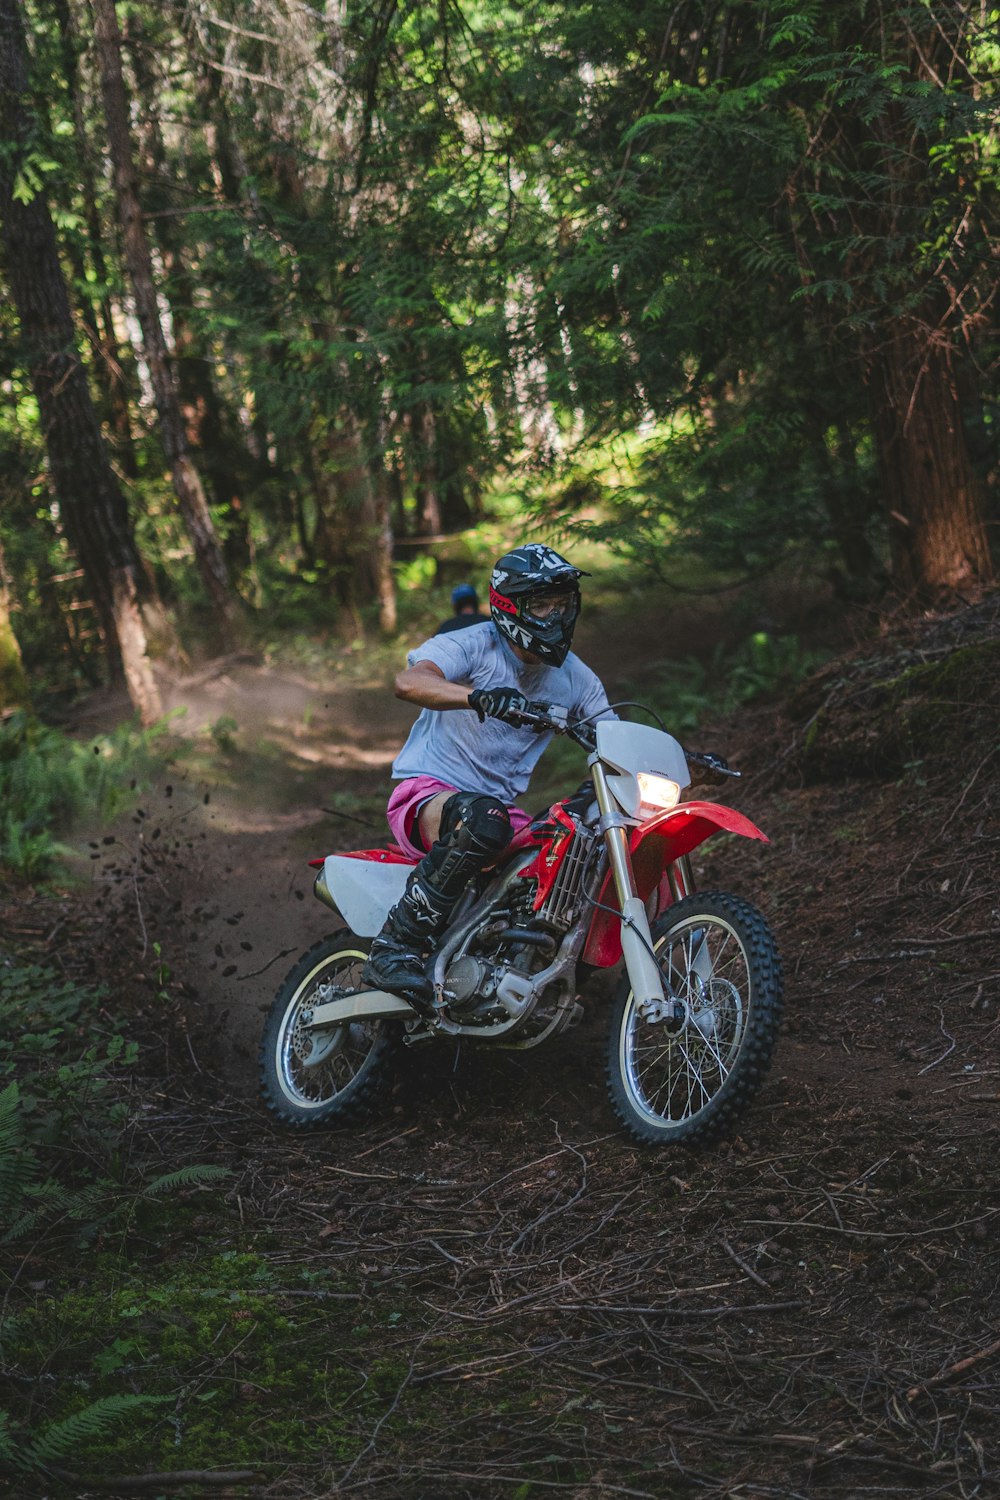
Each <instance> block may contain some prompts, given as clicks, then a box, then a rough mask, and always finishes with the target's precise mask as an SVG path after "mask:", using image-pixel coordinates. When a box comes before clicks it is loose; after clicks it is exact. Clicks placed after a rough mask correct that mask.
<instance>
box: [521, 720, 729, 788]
mask: <svg viewBox="0 0 1000 1500" xmlns="http://www.w3.org/2000/svg"><path fill="white" fill-rule="evenodd" d="M518 720H519V722H520V723H522V724H530V725H531V726H532V728H535V729H539V730H541V729H551V730H553V732H554V733H555V734H564V735H566V737H567V739H571V740H574V741H575V742H576V744H578V745H579V746H580V747H581V748H582V749H584V750H586V751H587V752H588V753H590V752H591V751H593V750H594V748H595V747H596V744H597V730H596V727H595V725H594V724H593V723H591V721H590V720H589V719H570V717H569V715H568V714H567V712H566V710H565V709H564V708H563V706H562V704H560V703H529V704H528V707H527V709H526V710H525V711H524V712H522V713H520V714H519V715H518ZM681 749H682V750H683V751H684V756H685V758H686V760H687V761H688V763H689V764H690V765H692V766H698V767H700V768H701V769H702V770H703V771H707V772H708V773H709V775H710V776H720V777H724V776H732V777H739V776H742V775H743V772H742V771H734V770H733V768H732V766H731V765H730V764H729V763H728V761H727V760H726V759H725V758H724V757H723V756H721V755H716V754H715V753H714V752H713V751H711V750H688V749H687V748H686V747H685V746H684V745H682V746H681Z"/></svg>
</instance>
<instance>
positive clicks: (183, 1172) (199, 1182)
mask: <svg viewBox="0 0 1000 1500" xmlns="http://www.w3.org/2000/svg"><path fill="white" fill-rule="evenodd" d="M231 1176H232V1173H231V1172H230V1170H229V1168H228V1167H212V1166H196V1165H191V1166H189V1167H178V1169H177V1171H176V1172H165V1173H164V1174H163V1176H162V1177H154V1178H153V1180H152V1182H147V1183H146V1185H145V1187H144V1188H143V1190H142V1197H143V1198H155V1197H157V1196H158V1195H159V1194H160V1193H172V1192H174V1191H175V1190H176V1189H178V1188H188V1187H202V1186H203V1185H204V1184H205V1183H209V1182H220V1181H221V1180H222V1178H224V1177H231Z"/></svg>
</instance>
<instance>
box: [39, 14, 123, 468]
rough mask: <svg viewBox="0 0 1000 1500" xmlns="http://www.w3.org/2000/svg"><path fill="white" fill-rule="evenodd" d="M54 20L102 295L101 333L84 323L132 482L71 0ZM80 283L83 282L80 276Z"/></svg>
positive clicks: (87, 319)
mask: <svg viewBox="0 0 1000 1500" xmlns="http://www.w3.org/2000/svg"><path fill="white" fill-rule="evenodd" d="M54 4H55V13H56V19H57V20H58V23H59V30H60V33H61V39H62V58H63V76H64V77H65V79H66V88H67V91H68V93H69V98H70V104H71V105H72V110H73V137H74V140H75V142H76V153H77V160H78V164H79V168H80V193H81V196H82V198H83V207H84V218H85V220H86V224H87V240H88V243H89V248H90V259H91V264H92V265H93V268H94V276H95V279H96V281H97V285H98V286H99V287H100V288H101V289H102V290H101V292H100V295H99V298H98V307H99V311H100V315H101V317H100V327H98V323H97V318H96V314H95V313H94V312H93V311H92V310H91V311H90V313H89V316H88V311H87V309H86V308H85V309H84V310H83V319H84V323H85V326H86V328H87V332H88V335H89V337H90V339H91V343H92V345H93V350H94V354H95V356H96V367H95V372H96V375H97V379H98V381H99V383H100V386H101V389H102V390H103V391H104V395H105V399H106V401H107V415H108V419H109V425H110V429H111V434H112V446H113V449H114V452H115V455H116V457H117V459H118V462H119V463H120V464H121V467H122V470H123V472H124V473H125V474H127V476H128V477H129V479H134V478H135V477H136V475H137V474H138V472H139V466H138V463H137V462H136V456H135V444H134V442H133V439H132V420H131V413H130V412H129V404H128V383H127V381H126V378H125V370H124V366H123V363H122V354H121V349H120V346H119V343H118V335H117V333H116V331H115V321H114V311H113V308H112V304H111V297H110V295H109V293H108V290H107V286H108V267H107V262H106V261H105V258H104V244H103V239H104V229H103V225H102V224H101V215H100V212H99V210H98V207H97V190H96V187H95V185H94V173H93V170H92V167H91V157H90V142H89V141H88V139H87V128H86V122H85V120H84V113H83V105H82V101H81V98H80V80H79V50H80V42H79V36H78V34H77V29H76V23H75V20H74V18H73V13H72V11H71V9H70V5H69V0H54ZM74 271H75V274H77V276H78V279H80V280H81V282H82V280H83V278H82V276H81V275H80V273H79V272H76V270H75V268H74Z"/></svg>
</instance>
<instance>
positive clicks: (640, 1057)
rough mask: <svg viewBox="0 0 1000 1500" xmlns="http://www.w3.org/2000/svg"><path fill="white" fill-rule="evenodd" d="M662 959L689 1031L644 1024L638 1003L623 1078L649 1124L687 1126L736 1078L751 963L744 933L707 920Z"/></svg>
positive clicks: (669, 941)
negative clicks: (731, 1077) (733, 1077)
mask: <svg viewBox="0 0 1000 1500" xmlns="http://www.w3.org/2000/svg"><path fill="white" fill-rule="evenodd" d="M658 959H659V962H660V967H661V969H662V972H663V975H664V979H665V981H666V984H667V987H668V988H669V990H670V992H671V993H672V994H673V995H675V996H676V997H677V998H678V999H679V1000H681V1001H682V1002H683V1004H684V1006H685V1009H686V1012H687V1018H686V1022H685V1026H684V1028H683V1029H682V1030H681V1031H680V1032H677V1033H669V1032H666V1033H665V1032H664V1028H663V1024H662V1023H658V1022H653V1023H650V1022H646V1021H644V1020H643V1018H642V1015H641V1013H640V1011H639V1008H638V1006H637V1005H636V1004H635V1000H634V997H633V998H632V999H631V1002H630V1005H629V1008H628V1010H627V1012H626V1017H625V1020H624V1030H625V1031H627V1032H628V1033H629V1035H628V1040H627V1043H626V1044H625V1046H624V1049H623V1053H622V1061H623V1064H624V1068H623V1072H624V1078H625V1083H626V1088H627V1089H628V1092H629V1093H630V1095H631V1097H632V1099H633V1102H634V1105H635V1106H636V1107H637V1108H638V1109H639V1111H640V1112H641V1113H642V1114H643V1115H644V1116H646V1117H647V1118H649V1119H651V1120H653V1121H655V1122H657V1123H668V1124H681V1123H686V1122H689V1121H690V1120H692V1119H693V1118H694V1117H696V1116H697V1115H699V1114H700V1113H701V1112H702V1111H703V1110H705V1109H707V1108H708V1107H709V1106H710V1105H711V1103H712V1101H713V1100H714V1098H715V1097H716V1095H718V1093H719V1092H720V1090H721V1089H722V1088H723V1087H724V1086H725V1084H726V1081H727V1080H728V1078H729V1077H730V1074H731V1072H732V1069H733V1065H734V1063H735V1060H736V1058H737V1056H738V1054H739V1051H740V1048H741V1046H742V1042H743V1038H744V1035H745V1031H746V1024H747V1012H748V1007H749V1001H750V974H749V962H748V958H747V954H746V951H745V949H744V945H743V943H742V941H741V939H740V937H739V935H738V933H736V932H735V931H734V930H733V929H732V928H731V927H730V926H729V924H728V923H726V922H724V921H723V920H722V919H721V918H716V917H706V916H704V915H702V916H698V917H695V918H693V919H691V921H690V922H689V923H687V924H685V925H684V926H683V927H681V928H680V929H679V930H677V931H674V932H673V933H671V934H669V935H668V936H667V937H665V938H664V939H663V940H662V941H661V943H660V945H659V947H658ZM699 1023H700V1024H699ZM624 1040H625V1038H624V1036H623V1041H624Z"/></svg>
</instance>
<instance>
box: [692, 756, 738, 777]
mask: <svg viewBox="0 0 1000 1500" xmlns="http://www.w3.org/2000/svg"><path fill="white" fill-rule="evenodd" d="M684 755H685V757H686V759H688V760H689V761H690V762H691V764H692V765H695V766H702V767H704V769H705V770H706V771H714V773H715V774H716V776H732V777H734V778H738V777H740V776H742V775H743V772H742V771H734V770H733V768H732V766H730V765H727V763H726V762H725V761H724V760H723V759H722V756H721V755H713V754H712V753H711V751H710V750H707V751H701V750H685V751H684Z"/></svg>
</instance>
